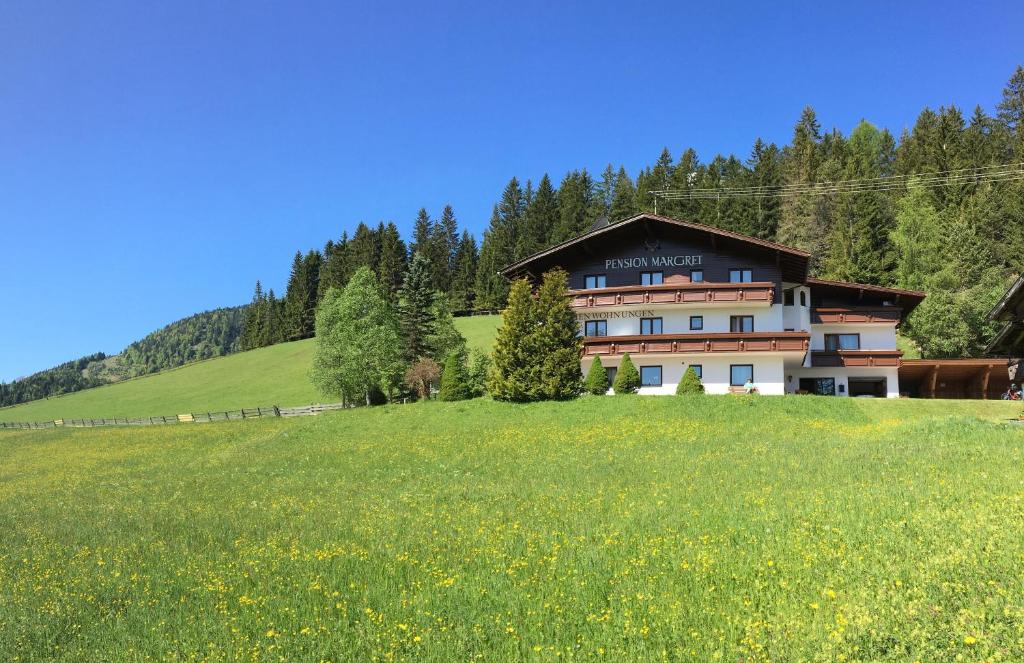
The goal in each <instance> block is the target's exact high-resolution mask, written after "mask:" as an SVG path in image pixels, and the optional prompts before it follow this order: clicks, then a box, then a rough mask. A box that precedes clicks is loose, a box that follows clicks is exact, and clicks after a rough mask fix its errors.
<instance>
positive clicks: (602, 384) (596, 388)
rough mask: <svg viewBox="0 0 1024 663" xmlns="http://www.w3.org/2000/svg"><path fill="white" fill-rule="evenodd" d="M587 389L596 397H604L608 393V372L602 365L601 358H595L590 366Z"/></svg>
mask: <svg viewBox="0 0 1024 663" xmlns="http://www.w3.org/2000/svg"><path fill="white" fill-rule="evenodd" d="M585 389H586V390H587V391H588V392H590V393H591V394H594V395H595V396H603V395H604V394H607V393H608V372H607V371H605V370H604V366H603V365H601V358H600V357H594V361H593V362H592V363H591V364H590V370H589V371H587V381H586V384H585Z"/></svg>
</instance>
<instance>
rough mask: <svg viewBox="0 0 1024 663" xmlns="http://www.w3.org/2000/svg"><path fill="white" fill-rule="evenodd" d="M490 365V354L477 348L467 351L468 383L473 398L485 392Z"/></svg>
mask: <svg viewBox="0 0 1024 663" xmlns="http://www.w3.org/2000/svg"><path fill="white" fill-rule="evenodd" d="M491 367H492V363H491V357H490V355H488V354H487V353H486V352H484V351H483V350H480V349H479V348H473V350H472V351H471V352H470V353H469V384H470V388H471V389H472V392H473V397H474V398H475V397H477V396H483V395H484V394H486V393H487V381H488V380H489V379H490V375H491Z"/></svg>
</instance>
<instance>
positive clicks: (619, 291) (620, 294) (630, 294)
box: [569, 281, 775, 308]
mask: <svg viewBox="0 0 1024 663" xmlns="http://www.w3.org/2000/svg"><path fill="white" fill-rule="evenodd" d="M569 297H570V298H571V305H572V306H573V307H574V308H594V307H600V306H630V305H634V304H635V305H642V304H708V303H725V304H735V303H737V302H756V303H762V304H768V305H771V303H772V302H773V301H774V300H775V284H774V283H772V282H770V281H766V282H755V283H703V282H702V283H666V284H662V285H626V286H615V287H611V288H590V289H583V290H570V291H569Z"/></svg>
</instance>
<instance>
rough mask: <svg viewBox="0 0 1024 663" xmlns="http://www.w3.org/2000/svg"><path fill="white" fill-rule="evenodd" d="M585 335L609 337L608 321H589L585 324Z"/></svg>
mask: <svg viewBox="0 0 1024 663" xmlns="http://www.w3.org/2000/svg"><path fill="white" fill-rule="evenodd" d="M583 335H584V336H607V335H608V321H607V320H587V321H586V322H585V323H583Z"/></svg>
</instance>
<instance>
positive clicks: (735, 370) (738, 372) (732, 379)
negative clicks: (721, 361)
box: [729, 364, 754, 387]
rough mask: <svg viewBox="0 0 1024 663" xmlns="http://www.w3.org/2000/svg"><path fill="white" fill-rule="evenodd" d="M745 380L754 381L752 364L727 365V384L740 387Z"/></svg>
mask: <svg viewBox="0 0 1024 663" xmlns="http://www.w3.org/2000/svg"><path fill="white" fill-rule="evenodd" d="M747 380H750V381H751V382H753V381H754V366H753V365H752V364H732V365H731V366H729V386H732V387H742V386H743V385H744V384H746V383H747Z"/></svg>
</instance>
